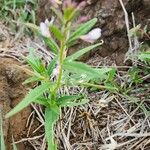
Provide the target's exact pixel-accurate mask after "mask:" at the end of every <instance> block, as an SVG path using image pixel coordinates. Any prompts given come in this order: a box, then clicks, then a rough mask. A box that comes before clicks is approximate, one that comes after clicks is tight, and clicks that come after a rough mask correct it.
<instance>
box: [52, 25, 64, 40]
mask: <svg viewBox="0 0 150 150" xmlns="http://www.w3.org/2000/svg"><path fill="white" fill-rule="evenodd" d="M50 30H51V32H52V33H53V34H54V36H55V37H56V38H57V39H58V40H60V41H62V40H63V39H64V36H63V35H62V33H61V31H60V30H59V29H58V27H57V26H55V25H51V26H50Z"/></svg>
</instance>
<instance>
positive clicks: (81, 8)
mask: <svg viewBox="0 0 150 150" xmlns="http://www.w3.org/2000/svg"><path fill="white" fill-rule="evenodd" d="M86 4H87V3H86V2H85V1H83V2H81V3H79V5H78V7H77V9H78V10H83V9H84V8H85V6H86Z"/></svg>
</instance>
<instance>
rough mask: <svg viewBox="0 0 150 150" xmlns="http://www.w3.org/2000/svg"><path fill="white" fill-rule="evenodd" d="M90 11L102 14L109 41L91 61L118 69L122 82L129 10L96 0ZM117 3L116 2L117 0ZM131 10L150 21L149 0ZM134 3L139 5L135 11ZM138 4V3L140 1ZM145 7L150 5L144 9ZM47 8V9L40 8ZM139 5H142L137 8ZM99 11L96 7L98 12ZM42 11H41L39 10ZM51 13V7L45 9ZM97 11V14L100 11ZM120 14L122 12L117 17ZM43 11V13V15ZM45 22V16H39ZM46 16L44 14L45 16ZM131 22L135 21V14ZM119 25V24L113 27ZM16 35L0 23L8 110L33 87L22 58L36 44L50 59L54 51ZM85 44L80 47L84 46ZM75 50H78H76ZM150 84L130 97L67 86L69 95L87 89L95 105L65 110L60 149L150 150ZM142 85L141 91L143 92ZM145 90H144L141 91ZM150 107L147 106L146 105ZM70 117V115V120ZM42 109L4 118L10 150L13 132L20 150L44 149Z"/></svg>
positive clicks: (1, 77) (0, 83)
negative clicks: (126, 20)
mask: <svg viewBox="0 0 150 150" xmlns="http://www.w3.org/2000/svg"><path fill="white" fill-rule="evenodd" d="M95 2H96V5H94V4H93V3H92V5H91V4H90V6H89V7H88V8H87V9H86V10H85V12H84V13H86V12H88V13H89V14H91V15H92V16H95V17H98V19H99V23H98V24H97V26H101V27H102V30H103V31H104V32H103V33H102V35H103V37H102V38H103V39H104V41H105V44H104V45H103V46H102V48H101V49H98V50H97V51H96V52H95V51H94V52H92V54H89V55H87V56H88V57H87V56H86V57H85V58H84V61H86V63H88V64H91V65H93V66H98V67H100V66H109V67H110V66H113V67H115V68H116V69H117V71H118V74H117V79H118V80H119V83H120V86H123V85H124V84H125V83H126V80H127V79H128V75H127V70H128V69H129V68H130V66H128V65H126V64H125V63H124V59H125V53H126V51H127V49H128V40H127V36H126V29H125V21H124V13H123V11H122V9H121V7H120V5H119V2H118V1H115V2H114V1H111V2H110V1H108V0H102V1H95ZM113 2H114V3H113ZM124 3H125V6H126V7H127V9H128V11H129V12H130V11H131V10H132V11H134V10H135V12H136V13H135V16H136V18H138V19H137V21H138V23H141V20H142V16H144V17H145V22H142V23H143V24H146V22H148V21H147V20H148V19H147V18H148V12H149V11H148V8H149V3H148V1H147V0H143V1H128V0H126V1H124ZM133 4H134V9H133ZM135 4H136V5H135ZM145 6H147V7H146V9H144V8H145ZM41 7H42V9H43V8H44V7H45V6H44V5H42V6H41ZM137 8H138V9H137ZM93 10H94V11H93ZM39 11H40V9H39ZM45 11H46V10H45ZM95 12H96V13H95ZM118 14H119V15H118ZM41 15H42V14H41ZM39 17H40V19H41V20H42V19H43V17H45V16H42V17H41V16H39ZM44 19H45V18H44ZM130 20H132V19H131V18H130ZM114 24H116V25H115V27H114ZM20 37H21V33H20V34H14V33H12V32H11V29H8V28H7V27H6V26H5V25H4V24H3V23H0V108H1V109H2V111H3V119H4V114H6V112H8V111H9V110H10V109H11V108H13V107H14V106H15V105H16V104H17V103H18V102H19V101H20V100H21V99H22V98H23V97H24V96H25V94H26V93H27V92H28V90H29V88H31V87H34V85H30V87H29V86H24V85H22V82H23V81H24V80H25V79H26V78H27V77H28V76H29V75H28V73H27V71H26V68H28V67H27V66H26V63H25V62H24V60H23V59H22V56H24V55H26V54H27V53H28V48H29V47H31V46H32V47H34V48H35V49H36V50H37V52H38V54H39V55H42V58H43V59H44V60H45V62H46V63H48V62H49V61H50V60H51V59H52V57H53V55H52V54H51V53H50V52H49V51H47V49H46V47H45V46H44V45H43V43H42V42H41V41H40V40H39V39H34V40H33V39H30V38H29V37H28V36H25V37H21V38H20ZM84 45H85V43H82V44H80V45H79V47H82V46H84ZM73 51H74V49H73ZM102 56H103V57H102ZM148 87H149V82H148V81H146V83H144V84H142V85H141V84H139V85H138V86H133V87H132V89H133V90H132V92H131V93H130V96H127V95H122V93H113V92H110V91H107V90H97V91H90V90H89V89H84V88H83V89H79V88H73V87H72V88H66V89H62V90H63V92H64V93H65V92H66V93H83V92H85V93H87V95H88V97H89V99H90V103H89V104H86V105H84V106H81V107H78V108H77V107H74V108H64V109H62V112H61V117H60V119H59V121H58V122H57V125H56V132H55V137H56V141H57V143H58V145H59V148H58V149H59V150H101V149H104V150H114V149H117V150H129V149H130V150H140V149H143V150H149V149H150V140H149V137H150V133H149V132H150V131H149V130H150V122H149V121H150V120H149V115H147V114H149V97H148V95H149V90H148ZM141 89H142V92H141V91H140V90H141ZM139 91H140V92H139ZM143 104H144V106H145V107H146V108H147V110H148V111H147V110H145V111H144V110H143V109H145V107H143ZM68 118H69V119H68ZM43 124H44V117H43V109H42V107H41V106H39V105H35V104H32V105H31V106H29V107H28V108H26V109H24V110H23V111H21V112H20V113H18V114H17V115H15V116H14V117H12V118H10V119H7V120H6V119H4V127H3V128H4V135H5V140H6V143H7V146H8V147H7V149H8V150H11V149H12V147H11V143H12V138H11V137H12V135H13V137H14V140H15V142H16V144H17V147H18V150H34V149H36V150H45V149H46V140H45V137H44V132H43Z"/></svg>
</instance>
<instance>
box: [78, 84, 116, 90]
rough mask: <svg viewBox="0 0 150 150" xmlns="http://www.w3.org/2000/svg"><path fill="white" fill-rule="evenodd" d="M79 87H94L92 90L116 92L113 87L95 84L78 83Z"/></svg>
mask: <svg viewBox="0 0 150 150" xmlns="http://www.w3.org/2000/svg"><path fill="white" fill-rule="evenodd" d="M80 85H83V86H85V87H94V88H98V89H110V90H117V88H115V87H108V86H103V85H97V84H92V83H80Z"/></svg>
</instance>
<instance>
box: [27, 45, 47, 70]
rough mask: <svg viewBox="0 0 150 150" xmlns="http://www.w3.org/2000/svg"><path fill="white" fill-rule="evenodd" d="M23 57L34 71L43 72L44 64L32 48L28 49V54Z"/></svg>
mask: <svg viewBox="0 0 150 150" xmlns="http://www.w3.org/2000/svg"><path fill="white" fill-rule="evenodd" d="M25 59H26V61H27V62H28V63H29V65H30V66H31V67H32V68H33V69H34V70H35V71H36V72H38V73H43V72H45V67H44V64H43V63H42V60H41V59H40V58H39V57H38V56H37V55H36V53H35V50H34V49H33V48H30V49H29V55H28V56H27V57H26V58H25Z"/></svg>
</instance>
